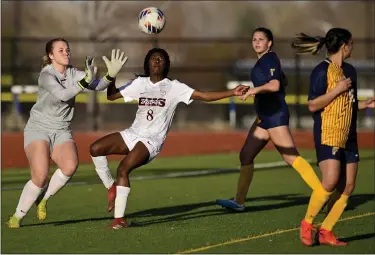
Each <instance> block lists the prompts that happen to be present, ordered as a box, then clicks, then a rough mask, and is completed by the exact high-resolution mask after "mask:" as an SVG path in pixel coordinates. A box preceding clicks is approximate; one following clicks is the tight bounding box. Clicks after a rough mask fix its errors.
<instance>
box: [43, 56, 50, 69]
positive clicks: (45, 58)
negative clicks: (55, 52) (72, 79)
mask: <svg viewBox="0 0 375 255" xmlns="http://www.w3.org/2000/svg"><path fill="white" fill-rule="evenodd" d="M51 63H52V62H51V59H50V58H49V57H48V55H44V56H43V58H42V69H43V68H44V67H45V66H47V65H49V64H51Z"/></svg>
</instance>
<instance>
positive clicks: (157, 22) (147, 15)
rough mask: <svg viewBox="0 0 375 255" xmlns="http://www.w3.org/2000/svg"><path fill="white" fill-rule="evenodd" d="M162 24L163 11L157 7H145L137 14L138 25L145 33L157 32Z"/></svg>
mask: <svg viewBox="0 0 375 255" xmlns="http://www.w3.org/2000/svg"><path fill="white" fill-rule="evenodd" d="M164 25H165V16H164V13H163V12H162V11H161V10H159V9H158V8H155V7H148V8H145V9H143V10H142V11H141V12H140V13H139V15H138V26H139V28H140V29H141V30H142V31H143V32H144V33H146V34H149V35H150V34H159V33H160V32H161V31H162V30H163V28H164Z"/></svg>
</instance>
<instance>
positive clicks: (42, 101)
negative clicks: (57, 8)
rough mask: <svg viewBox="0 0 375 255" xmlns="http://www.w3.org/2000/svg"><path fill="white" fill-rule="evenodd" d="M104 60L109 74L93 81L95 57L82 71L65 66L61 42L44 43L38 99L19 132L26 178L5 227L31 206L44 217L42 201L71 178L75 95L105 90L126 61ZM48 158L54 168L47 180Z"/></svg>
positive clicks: (75, 159) (75, 158)
mask: <svg viewBox="0 0 375 255" xmlns="http://www.w3.org/2000/svg"><path fill="white" fill-rule="evenodd" d="M103 59H104V61H105V62H106V65H107V68H108V73H107V74H106V75H105V76H104V77H103V79H101V80H97V79H95V76H96V70H97V69H96V66H94V59H93V58H91V57H88V58H86V62H85V66H86V70H85V72H83V71H79V70H78V69H76V68H73V67H72V66H70V65H69V62H70V48H69V44H68V42H67V41H66V40H64V39H62V38H55V39H52V40H50V41H48V42H47V45H46V55H45V56H44V57H43V65H42V71H41V72H40V76H39V79H38V84H39V88H38V99H37V101H36V103H35V104H34V106H33V107H32V109H31V111H30V118H29V120H28V122H27V125H26V127H25V132H24V147H25V152H26V156H27V158H28V160H29V165H30V172H31V180H29V181H28V182H27V183H26V185H25V187H24V188H23V191H22V194H21V197H20V199H19V202H18V205H17V209H16V212H15V214H14V215H13V216H11V217H10V219H9V222H8V226H9V227H10V228H19V227H20V222H21V220H22V219H23V218H24V217H25V216H26V213H27V212H28V211H29V209H30V208H31V206H32V205H33V204H34V203H36V204H37V216H38V218H39V219H40V220H44V219H45V218H46V216H47V208H46V205H47V200H48V199H49V198H50V197H51V196H53V195H54V194H56V193H57V192H58V191H59V190H60V189H61V188H62V187H63V186H64V185H65V184H66V183H67V182H68V181H69V180H70V178H71V177H72V175H73V174H74V172H75V171H76V169H77V166H78V155H77V149H76V145H75V143H74V140H73V137H72V133H71V128H70V123H71V120H72V118H73V115H74V104H75V96H76V95H77V94H78V93H80V92H81V91H83V90H84V89H90V90H104V89H106V88H107V87H108V85H109V84H110V83H112V82H113V81H114V79H115V77H116V75H117V73H118V72H119V71H120V69H121V67H122V66H123V65H124V64H125V62H126V59H127V58H126V57H125V58H124V53H122V54H121V55H120V50H117V52H115V50H113V51H112V59H111V61H109V60H108V59H107V58H105V57H103ZM50 158H51V159H52V160H53V161H54V162H55V163H56V164H57V165H58V167H59V168H58V169H57V170H56V171H55V173H54V174H53V175H52V177H51V180H50V182H49V184H48V188H46V187H45V186H46V183H47V181H48V168H49V161H50ZM43 191H45V193H44V192H43Z"/></svg>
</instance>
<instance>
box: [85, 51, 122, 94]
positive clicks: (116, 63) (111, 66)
mask: <svg viewBox="0 0 375 255" xmlns="http://www.w3.org/2000/svg"><path fill="white" fill-rule="evenodd" d="M103 60H104V62H105V64H106V66H107V70H108V71H107V73H106V74H105V75H104V77H103V78H102V79H100V80H98V79H94V80H93V81H92V82H91V83H90V84H89V86H88V87H87V88H88V89H90V90H97V91H103V90H105V89H107V88H108V86H109V85H110V84H112V83H113V82H114V81H115V78H116V76H117V74H118V73H119V72H120V70H121V68H122V67H123V66H124V64H125V63H126V61H127V60H128V57H127V56H125V53H124V52H120V50H119V49H117V50H115V49H113V50H112V55H111V60H109V59H108V58H107V57H106V56H103ZM93 64H94V59H92V63H90V64H89V65H86V70H85V71H86V73H87V72H94V73H95V74H96V67H93Z"/></svg>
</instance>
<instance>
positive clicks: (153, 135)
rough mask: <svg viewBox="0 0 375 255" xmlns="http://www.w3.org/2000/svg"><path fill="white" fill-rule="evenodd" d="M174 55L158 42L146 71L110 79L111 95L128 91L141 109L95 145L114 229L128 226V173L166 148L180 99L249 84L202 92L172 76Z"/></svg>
mask: <svg viewBox="0 0 375 255" xmlns="http://www.w3.org/2000/svg"><path fill="white" fill-rule="evenodd" d="M169 66H170V60H169V56H168V53H167V52H166V51H165V50H163V49H159V48H154V49H152V50H150V51H149V52H148V53H147V55H146V57H145V61H144V71H145V75H143V76H140V77H138V78H136V79H135V80H132V81H131V82H129V83H127V84H125V85H124V86H122V87H120V88H118V89H117V88H116V87H115V84H111V85H110V86H109V87H108V90H107V98H108V99H109V100H116V99H118V98H121V97H123V98H124V100H125V102H127V101H132V100H137V101H138V111H137V114H136V117H135V120H134V122H133V124H132V125H131V127H129V128H127V129H125V130H123V131H121V132H118V133H112V134H109V135H107V136H105V137H103V138H101V139H99V140H97V141H96V142H94V143H93V144H92V145H91V147H90V153H91V156H92V159H93V162H94V164H95V169H96V171H97V173H98V175H99V177H100V179H101V180H102V182H103V184H104V185H105V187H106V188H107V189H108V211H111V210H112V209H113V207H114V208H115V212H114V218H115V219H114V221H113V223H112V224H111V225H110V227H111V228H113V229H118V228H125V227H128V224H127V222H126V220H125V219H124V214H125V208H126V203H127V198H128V195H129V192H130V182H129V174H130V172H131V171H132V170H134V169H135V168H138V167H140V166H142V165H145V164H147V163H149V162H150V161H151V160H152V159H154V158H155V157H156V156H157V155H158V154H159V153H160V151H161V149H162V147H163V144H164V141H165V138H166V136H167V133H168V131H169V128H170V126H171V123H172V119H173V115H174V113H175V110H176V107H177V105H178V104H179V103H181V102H183V103H185V104H190V103H191V102H192V101H193V100H194V99H195V100H202V101H216V100H219V99H223V98H227V97H231V96H240V95H243V94H245V93H246V91H247V89H248V87H247V86H242V85H241V86H238V87H236V88H235V89H233V90H228V91H220V92H201V91H198V90H194V89H192V88H190V87H189V86H187V85H186V84H184V83H181V82H179V81H177V80H170V79H168V78H167V75H168V72H169ZM111 154H121V155H126V157H125V158H124V159H123V160H122V161H121V162H120V164H119V166H118V168H117V179H116V182H115V180H114V179H113V177H112V175H111V172H110V170H109V168H108V162H107V158H106V156H107V155H111Z"/></svg>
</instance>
